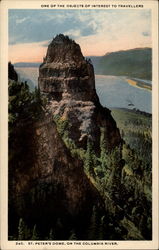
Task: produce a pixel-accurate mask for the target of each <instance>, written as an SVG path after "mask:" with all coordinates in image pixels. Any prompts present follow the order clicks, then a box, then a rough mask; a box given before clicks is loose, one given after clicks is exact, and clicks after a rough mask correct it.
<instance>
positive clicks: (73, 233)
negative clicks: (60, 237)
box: [68, 229, 77, 240]
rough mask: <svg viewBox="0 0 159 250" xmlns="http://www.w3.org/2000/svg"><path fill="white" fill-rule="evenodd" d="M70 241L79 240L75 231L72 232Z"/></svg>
mask: <svg viewBox="0 0 159 250" xmlns="http://www.w3.org/2000/svg"><path fill="white" fill-rule="evenodd" d="M68 240H77V236H76V233H75V231H74V229H72V230H71V234H70V237H69V239H68Z"/></svg>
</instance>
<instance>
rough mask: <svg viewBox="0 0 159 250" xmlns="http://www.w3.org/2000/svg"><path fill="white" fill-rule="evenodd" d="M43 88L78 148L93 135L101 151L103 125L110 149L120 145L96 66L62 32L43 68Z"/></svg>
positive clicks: (50, 50)
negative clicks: (98, 87) (102, 98)
mask: <svg viewBox="0 0 159 250" xmlns="http://www.w3.org/2000/svg"><path fill="white" fill-rule="evenodd" d="M39 88H40V91H41V92H42V93H43V94H45V95H46V96H47V97H48V99H49V100H50V103H49V105H48V110H49V112H50V113H52V115H54V116H56V115H58V116H59V117H60V118H61V119H63V120H68V122H69V124H70V127H69V137H70V138H71V139H73V141H74V142H75V144H76V145H77V146H78V147H83V148H86V142H87V138H88V137H90V138H91V140H92V142H93V144H94V148H95V150H96V151H98V149H99V143H100V142H99V140H100V128H101V127H102V128H104V129H105V136H104V137H105V140H106V141H107V145H108V148H109V149H110V150H111V149H112V148H114V147H116V146H118V145H119V144H120V142H121V138H120V134H119V130H118V129H117V127H116V123H115V121H114V120H113V118H112V116H111V114H110V110H108V109H107V108H103V107H102V106H101V105H100V103H99V99H98V96H97V94H96V89H95V78H94V69H93V65H92V64H91V62H90V60H87V59H85V58H84V57H83V55H82V53H81V49H80V47H79V45H78V44H76V43H75V42H74V41H72V40H70V39H69V38H68V37H67V36H64V35H58V36H56V37H55V38H54V39H53V41H52V42H51V43H50V45H49V47H48V50H47V54H46V57H45V58H44V62H43V64H42V65H41V66H40V69H39Z"/></svg>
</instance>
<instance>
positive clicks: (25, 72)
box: [15, 68, 152, 113]
mask: <svg viewBox="0 0 159 250" xmlns="http://www.w3.org/2000/svg"><path fill="white" fill-rule="evenodd" d="M15 69H16V71H17V72H18V74H19V75H20V76H21V79H24V78H25V79H26V80H27V79H29V80H30V84H32V86H33V85H34V86H37V83H38V74H39V70H38V68H15ZM140 80H142V79H140ZM144 81H145V80H144ZM95 82H96V90H97V94H98V96H99V99H100V102H101V104H102V105H103V106H106V107H108V108H110V109H111V108H116V107H117V108H129V109H133V108H136V109H139V110H141V111H145V112H147V113H152V104H151V103H152V92H151V91H148V90H146V89H143V88H137V87H135V86H131V85H130V84H128V82H127V81H126V78H125V77H120V76H105V75H96V76H95Z"/></svg>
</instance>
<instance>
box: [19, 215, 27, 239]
mask: <svg viewBox="0 0 159 250" xmlns="http://www.w3.org/2000/svg"><path fill="white" fill-rule="evenodd" d="M25 230H26V226H25V223H24V221H23V219H22V218H20V219H19V225H18V240H25Z"/></svg>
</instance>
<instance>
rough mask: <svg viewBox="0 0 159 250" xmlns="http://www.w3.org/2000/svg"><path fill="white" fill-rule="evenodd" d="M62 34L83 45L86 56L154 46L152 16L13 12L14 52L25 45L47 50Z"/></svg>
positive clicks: (139, 12) (141, 12)
mask: <svg viewBox="0 0 159 250" xmlns="http://www.w3.org/2000/svg"><path fill="white" fill-rule="evenodd" d="M59 33H63V34H66V35H69V36H70V37H71V38H73V39H75V40H76V41H77V42H78V43H80V45H81V47H82V50H83V51H84V54H85V55H91V54H92V55H93V54H94V55H98V54H100V55H102V54H105V53H106V52H109V51H115V50H118V49H124V48H133V47H144V46H145V47H146V46H148V45H151V12H150V11H149V10H134V9H133V10H122V9H118V10H110V9H109V10H83V9H82V10H37V9H36V10H31V9H27V10H21V9H18V10H16V9H11V10H9V44H10V45H15V46H12V48H14V49H15V48H16V45H17V46H18V45H22V44H25V48H26V47H27V44H28V46H30V44H32V45H33V47H34V48H35V46H34V45H35V44H36V43H37V45H38V47H39V46H41V47H42V48H43V49H45V48H46V47H47V46H48V44H49V43H50V42H51V40H52V39H53V37H55V36H56V35H57V34H59ZM30 48H31V47H30ZM43 49H41V51H43ZM36 51H37V50H36ZM39 51H40V50H39ZM39 53H40V52H39ZM30 56H31V54H30Z"/></svg>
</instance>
